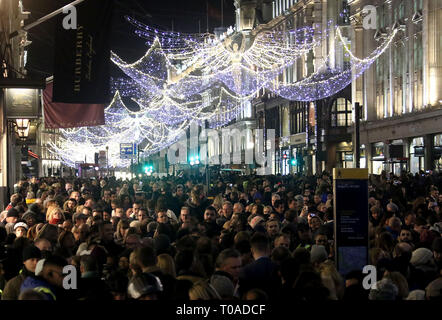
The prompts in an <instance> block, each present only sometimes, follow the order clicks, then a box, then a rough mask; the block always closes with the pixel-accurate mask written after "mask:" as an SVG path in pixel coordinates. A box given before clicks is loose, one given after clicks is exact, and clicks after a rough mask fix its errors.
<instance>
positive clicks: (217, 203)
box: [212, 194, 224, 212]
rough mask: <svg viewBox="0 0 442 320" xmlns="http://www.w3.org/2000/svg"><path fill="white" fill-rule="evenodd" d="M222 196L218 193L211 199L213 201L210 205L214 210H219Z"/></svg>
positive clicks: (221, 204) (222, 200)
mask: <svg viewBox="0 0 442 320" xmlns="http://www.w3.org/2000/svg"><path fill="white" fill-rule="evenodd" d="M223 202H224V199H223V196H222V195H221V194H218V195H217V196H216V197H215V199H213V203H212V206H213V207H215V209H216V211H217V212H218V211H219V210H221V209H222V207H223Z"/></svg>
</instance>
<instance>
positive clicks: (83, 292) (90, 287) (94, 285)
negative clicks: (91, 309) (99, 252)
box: [78, 255, 113, 300]
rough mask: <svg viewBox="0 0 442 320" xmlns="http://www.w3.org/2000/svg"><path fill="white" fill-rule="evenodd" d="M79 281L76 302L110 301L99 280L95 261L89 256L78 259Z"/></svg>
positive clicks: (107, 292) (110, 296)
mask: <svg viewBox="0 0 442 320" xmlns="http://www.w3.org/2000/svg"><path fill="white" fill-rule="evenodd" d="M80 272H81V279H80V281H79V284H78V289H79V293H78V300H112V299H113V296H112V294H111V291H110V289H109V288H108V287H107V285H106V283H105V282H104V281H103V280H101V278H100V274H99V271H98V264H97V260H96V259H95V258H94V257H93V256H91V255H84V256H82V257H81V259H80Z"/></svg>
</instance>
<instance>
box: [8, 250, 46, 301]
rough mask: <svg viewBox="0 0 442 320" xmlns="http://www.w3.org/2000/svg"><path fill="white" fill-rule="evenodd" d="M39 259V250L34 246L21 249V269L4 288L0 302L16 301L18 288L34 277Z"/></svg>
mask: <svg viewBox="0 0 442 320" xmlns="http://www.w3.org/2000/svg"><path fill="white" fill-rule="evenodd" d="M40 258H41V252H40V249H38V248H37V247H36V246H34V245H30V246H27V247H25V248H24V249H23V269H21V270H20V273H19V274H18V275H17V276H15V277H14V278H12V279H10V280H9V281H8V282H7V283H6V286H5V289H4V291H3V294H2V300H17V299H18V296H19V295H20V287H21V285H22V284H23V282H24V281H25V279H26V278H27V277H29V276H32V275H34V272H35V268H36V266H37V262H38V260H39V259H40Z"/></svg>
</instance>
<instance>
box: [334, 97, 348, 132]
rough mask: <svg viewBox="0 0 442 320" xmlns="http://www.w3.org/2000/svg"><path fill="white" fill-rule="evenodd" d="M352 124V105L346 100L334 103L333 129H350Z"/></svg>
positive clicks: (338, 100) (341, 99)
mask: <svg viewBox="0 0 442 320" xmlns="http://www.w3.org/2000/svg"><path fill="white" fill-rule="evenodd" d="M350 124H351V103H350V101H348V100H347V99H345V98H338V99H336V100H335V101H334V102H333V106H332V112H331V126H332V127H348V126H350Z"/></svg>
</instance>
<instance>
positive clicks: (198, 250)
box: [0, 172, 442, 301]
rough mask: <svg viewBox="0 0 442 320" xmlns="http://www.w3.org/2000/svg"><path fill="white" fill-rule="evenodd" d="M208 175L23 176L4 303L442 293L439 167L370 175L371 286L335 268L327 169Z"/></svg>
mask: <svg viewBox="0 0 442 320" xmlns="http://www.w3.org/2000/svg"><path fill="white" fill-rule="evenodd" d="M213 182H214V183H213V184H211V185H210V187H209V188H207V187H206V186H205V185H204V184H202V183H201V181H199V180H198V177H193V176H190V177H177V176H169V177H163V178H161V179H160V178H153V177H145V178H142V179H138V180H136V179H133V180H131V181H128V180H126V181H122V180H116V179H115V178H113V177H110V178H97V179H95V178H94V179H78V178H73V179H67V178H66V179H62V178H53V177H51V178H41V179H37V178H35V177H34V178H31V179H27V180H21V181H19V182H18V183H17V184H16V185H15V187H14V194H12V196H11V197H10V203H9V204H5V208H4V211H3V212H2V213H1V214H0V293H1V298H2V300H57V301H63V300H96V299H100V300H102V299H107V300H127V299H136V300H260V301H273V300H276V299H278V300H283V301H326V300H344V301H351V300H359V301H363V300H438V299H439V300H440V299H441V296H442V271H441V267H442V238H441V232H442V217H441V213H440V206H441V204H442V195H441V194H439V191H438V190H440V188H441V187H442V174H439V173H433V172H430V173H424V172H420V173H417V174H415V175H413V174H409V173H408V174H407V173H402V174H401V176H394V175H392V174H386V173H382V174H381V175H371V176H370V179H369V199H368V202H369V214H368V215H369V238H370V243H369V260H370V261H369V263H370V264H371V265H374V266H375V267H376V270H377V279H376V280H377V282H376V283H375V285H374V286H371V288H364V286H363V280H364V277H365V274H364V273H363V272H362V270H353V271H351V272H349V273H348V274H340V273H339V272H338V270H337V269H336V266H335V242H334V222H333V185H332V184H333V179H332V178H331V177H330V174H329V173H327V172H322V173H320V174H317V175H315V176H299V175H290V176H279V175H277V176H241V175H236V176H234V175H232V176H227V177H222V178H219V180H217V181H213ZM68 265H71V266H74V269H75V274H74V276H73V275H72V274H70V275H69V281H66V280H67V277H68V274H67V273H66V272H65V271H66V268H65V267H66V266H68Z"/></svg>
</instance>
